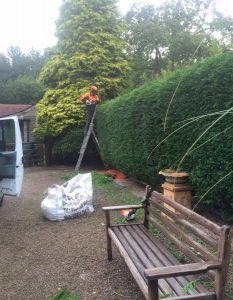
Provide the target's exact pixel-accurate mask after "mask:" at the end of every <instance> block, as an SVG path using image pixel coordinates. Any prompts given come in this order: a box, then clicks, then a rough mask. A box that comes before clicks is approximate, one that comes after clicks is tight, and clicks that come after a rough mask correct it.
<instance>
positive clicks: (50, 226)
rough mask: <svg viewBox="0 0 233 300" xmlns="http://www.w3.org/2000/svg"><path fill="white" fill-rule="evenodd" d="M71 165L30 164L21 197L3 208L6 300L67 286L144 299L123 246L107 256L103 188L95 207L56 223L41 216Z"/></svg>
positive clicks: (104, 298)
mask: <svg viewBox="0 0 233 300" xmlns="http://www.w3.org/2000/svg"><path fill="white" fill-rule="evenodd" d="M67 171H68V169H67V168H56V169H55V168H53V169H49V168H47V169H46V168H28V169H26V170H25V178H24V186H23V191H22V194H21V196H20V198H19V199H16V198H12V197H5V199H4V202H3V206H2V207H1V208H0V228H1V230H0V254H1V255H0V287H1V293H0V299H1V300H6V299H9V300H15V299H17V300H25V299H27V300H29V299H35V300H44V299H48V298H49V297H50V296H51V295H53V294H55V292H56V290H57V288H59V287H67V288H68V289H69V290H70V291H72V292H75V293H76V294H77V295H79V296H80V299H81V300H92V299H100V300H109V299H110V300H111V299H134V300H139V299H144V298H143V296H142V294H141V292H140V291H139V289H138V287H137V286H136V284H135V283H134V281H133V279H132V277H131V275H130V274H129V271H128V269H127V268H126V265H125V263H124V261H123V260H122V258H121V257H120V255H119V254H118V252H117V251H114V253H113V254H114V260H113V262H108V261H107V256H106V242H105V227H104V225H103V223H104V216H103V213H102V211H101V207H102V206H104V205H108V203H106V200H105V195H104V191H103V190H98V189H96V190H94V207H95V212H94V213H92V214H90V215H85V216H82V217H80V218H76V219H72V220H65V221H61V222H51V221H47V220H45V219H44V218H43V217H42V215H41V210H40V204H41V201H42V199H43V192H44V191H46V189H47V188H48V187H49V186H51V185H52V184H54V183H58V184H61V183H62V182H63V180H62V179H61V175H63V174H64V173H65V172H67Z"/></svg>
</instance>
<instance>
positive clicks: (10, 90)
mask: <svg viewBox="0 0 233 300" xmlns="http://www.w3.org/2000/svg"><path fill="white" fill-rule="evenodd" d="M42 64H43V56H42V55H41V54H40V53H39V52H37V51H35V50H32V51H30V52H29V53H28V54H27V55H25V54H24V53H22V51H21V50H20V48H19V47H10V48H9V49H8V54H7V55H5V54H0V89H1V93H0V102H1V103H33V104H34V103H36V102H37V101H38V100H39V99H41V97H42V96H43V94H44V86H43V85H42V84H41V83H39V82H38V81H37V75H38V72H39V71H40V69H41V67H42Z"/></svg>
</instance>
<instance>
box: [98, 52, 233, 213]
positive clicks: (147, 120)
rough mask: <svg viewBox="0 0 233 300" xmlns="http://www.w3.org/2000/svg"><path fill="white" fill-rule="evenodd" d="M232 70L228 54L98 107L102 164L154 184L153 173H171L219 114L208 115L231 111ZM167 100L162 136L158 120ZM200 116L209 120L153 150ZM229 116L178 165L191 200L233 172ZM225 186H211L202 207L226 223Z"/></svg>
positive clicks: (229, 193) (228, 189)
mask: <svg viewBox="0 0 233 300" xmlns="http://www.w3.org/2000/svg"><path fill="white" fill-rule="evenodd" d="M232 68H233V54H232V53H228V54H225V55H219V56H216V57H213V58H210V59H207V60H205V61H203V62H202V63H199V64H197V65H194V66H192V67H189V68H186V69H183V70H180V71H177V72H175V73H172V74H170V75H168V76H166V77H165V78H163V79H160V80H156V81H152V82H150V83H148V84H147V85H145V86H143V87H142V88H138V89H135V90H133V91H132V92H130V93H128V94H126V95H124V96H121V97H118V98H116V99H114V100H112V101H110V102H108V103H105V104H103V105H101V106H100V107H99V109H98V111H97V131H98V138H99V142H100V145H101V152H102V158H103V160H104V161H105V162H108V163H109V166H111V167H113V168H117V169H119V170H121V171H123V172H125V173H127V174H128V175H129V176H131V177H135V178H138V179H140V180H143V181H146V182H148V183H150V184H152V185H153V184H154V185H156V184H158V183H159V181H160V178H159V176H158V172H159V171H160V170H161V169H165V168H173V169H174V168H175V169H176V168H177V167H178V165H179V162H180V160H181V158H182V157H183V155H184V154H185V153H186V151H187V149H189V147H191V145H193V143H194V142H195V141H196V140H197V138H198V137H199V136H200V135H201V134H202V133H203V132H204V131H205V130H206V129H207V128H208V127H209V126H210V125H211V124H212V123H213V122H214V121H216V120H217V118H219V114H211V113H216V112H217V113H218V112H219V111H223V110H227V109H229V108H231V107H233V86H232V80H233V73H232ZM179 83H180V85H179V88H178V89H177V91H176V93H175V96H174V91H175V90H176V88H177V86H178V84H179ZM173 96H174V99H173V102H172V103H171V106H170V110H169V113H168V118H167V123H166V132H164V118H165V115H166V112H167V108H168V106H169V103H170V101H171V99H172V98H173ZM205 114H209V115H208V116H207V117H205V118H197V119H196V121H195V122H192V123H190V124H189V125H187V126H185V127H183V128H182V129H181V130H179V131H177V132H176V133H175V134H173V135H171V136H170V137H169V138H168V139H167V140H166V141H165V142H164V143H162V144H161V145H160V146H159V147H157V148H156V149H155V150H154V148H155V146H156V145H158V144H159V143H160V142H161V141H162V140H163V139H164V138H165V137H166V136H167V135H168V134H170V133H172V132H173V131H174V130H176V129H178V128H179V127H181V125H183V124H186V123H187V119H188V118H193V117H198V116H202V115H205ZM232 116H233V114H232V113H229V114H227V115H225V116H224V117H223V118H222V119H221V120H220V121H219V122H217V123H216V124H215V126H213V127H212V128H211V129H210V130H208V131H207V132H206V134H205V135H203V137H202V138H201V139H200V140H199V141H198V143H197V144H196V145H195V148H196V149H195V150H194V151H192V152H190V154H189V155H188V156H187V157H186V158H185V159H184V161H183V162H182V164H181V169H183V170H185V171H187V172H189V174H190V179H191V184H192V187H193V192H194V194H195V195H196V197H197V198H199V197H201V196H202V195H203V194H204V193H205V192H206V191H207V190H208V189H209V188H210V187H212V186H213V185H214V184H215V183H216V182H218V180H219V179H221V178H222V177H224V176H225V175H226V174H228V173H229V172H231V171H232V170H233V160H232V151H233V144H232V137H233V127H231V125H232ZM226 129H228V130H226ZM224 130H225V131H224ZM219 133H221V134H219ZM207 141H208V142H207ZM153 150H154V151H153ZM152 151H153V152H152ZM151 153H152V154H151ZM150 154H151V155H150ZM231 182H232V174H231V175H230V176H229V177H227V178H226V179H225V180H223V181H222V182H221V183H220V184H219V185H217V186H215V187H214V188H213V190H211V191H210V192H209V193H208V194H207V195H206V196H205V197H204V199H203V200H202V204H204V205H205V206H206V207H208V208H209V209H214V210H215V211H217V212H219V213H221V214H222V215H223V216H224V217H226V215H228V217H232V213H233V200H232V199H233V186H232V184H231Z"/></svg>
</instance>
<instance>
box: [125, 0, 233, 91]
mask: <svg viewBox="0 0 233 300" xmlns="http://www.w3.org/2000/svg"><path fill="white" fill-rule="evenodd" d="M126 23H127V32H126V38H127V40H129V41H130V43H129V49H128V53H130V55H132V57H133V61H134V69H135V70H136V72H134V74H136V75H137V77H136V80H135V79H133V80H134V84H135V85H138V84H141V83H143V81H147V80H149V79H151V78H152V77H154V76H156V75H157V74H160V73H161V71H162V69H163V70H173V69H175V68H176V67H180V66H183V65H186V64H189V63H194V62H196V61H198V60H200V59H202V58H203V57H207V56H211V55H213V54H217V53H219V52H223V51H226V49H231V48H232V28H233V19H231V18H226V17H223V15H221V14H219V13H218V12H217V11H216V9H215V0H195V1H193V0H168V1H166V2H164V3H163V4H162V5H161V6H159V7H154V6H152V5H149V6H134V7H133V8H132V9H131V10H130V11H129V12H128V14H127V15H126ZM219 37H222V39H221V38H219ZM138 79H139V80H138Z"/></svg>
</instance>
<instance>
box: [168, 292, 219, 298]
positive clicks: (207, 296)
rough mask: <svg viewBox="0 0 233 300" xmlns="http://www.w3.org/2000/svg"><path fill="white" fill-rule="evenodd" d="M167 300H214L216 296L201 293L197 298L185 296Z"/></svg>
mask: <svg viewBox="0 0 233 300" xmlns="http://www.w3.org/2000/svg"><path fill="white" fill-rule="evenodd" d="M165 300H166V299H165ZM168 300H216V295H215V293H201V294H199V295H198V296H194V295H189V296H188V295H185V296H184V297H172V298H168Z"/></svg>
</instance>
